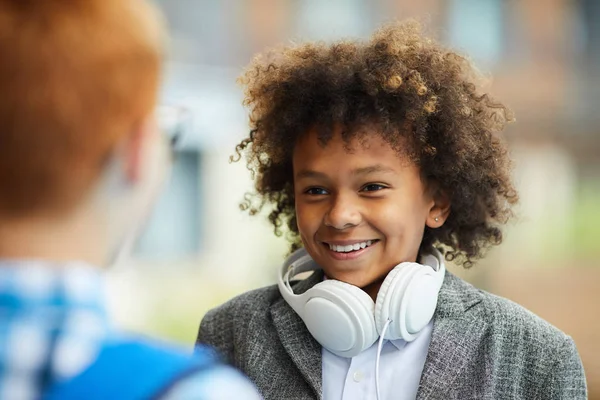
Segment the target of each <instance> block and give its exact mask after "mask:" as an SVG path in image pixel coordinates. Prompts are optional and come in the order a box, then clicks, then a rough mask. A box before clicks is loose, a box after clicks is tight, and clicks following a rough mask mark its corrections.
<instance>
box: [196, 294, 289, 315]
mask: <svg viewBox="0 0 600 400" xmlns="http://www.w3.org/2000/svg"><path fill="white" fill-rule="evenodd" d="M279 299H281V295H280V294H279V289H278V288H277V285H271V286H267V287H263V288H260V289H255V290H251V291H248V292H245V293H243V294H241V295H239V296H236V297H234V298H233V299H231V300H229V301H227V302H225V303H223V304H222V305H220V306H218V307H215V308H213V309H212V310H210V311H208V312H207V313H206V315H205V316H204V318H203V321H217V320H221V319H223V318H226V319H235V318H239V317H243V318H247V317H248V316H251V315H256V314H264V313H265V312H267V311H268V309H269V308H270V306H271V305H272V304H273V303H274V302H276V301H277V300H279Z"/></svg>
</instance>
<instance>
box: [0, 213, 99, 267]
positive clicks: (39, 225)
mask: <svg viewBox="0 0 600 400" xmlns="http://www.w3.org/2000/svg"><path fill="white" fill-rule="evenodd" d="M104 231H105V222H104V221H103V219H102V218H100V215H99V213H97V212H93V210H90V208H89V207H83V208H80V209H78V210H76V211H74V212H72V213H71V214H69V215H64V214H61V215H35V216H28V217H23V218H18V219H17V218H13V219H8V220H7V219H2V221H1V222H0V258H4V259H39V260H49V261H56V262H57V263H61V262H66V261H73V260H77V261H82V262H86V263H88V264H90V265H94V266H102V265H103V264H105V263H106V258H107V255H106V250H105V249H106V235H103V234H102V233H103V232H104Z"/></svg>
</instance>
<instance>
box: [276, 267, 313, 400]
mask: <svg viewBox="0 0 600 400" xmlns="http://www.w3.org/2000/svg"><path fill="white" fill-rule="evenodd" d="M322 280H323V271H315V272H314V273H313V274H312V275H311V276H309V277H308V278H306V279H304V280H302V281H298V282H296V283H295V284H294V286H293V289H294V293H296V294H301V293H304V292H306V291H307V290H308V289H310V288H311V287H313V286H314V285H316V284H317V283H319V282H321V281H322ZM271 316H272V318H273V324H274V325H275V329H276V330H277V334H278V335H279V339H280V341H281V343H282V344H283V347H284V348H285V350H286V352H287V353H288V354H289V356H290V357H291V359H292V361H293V362H294V364H295V365H296V367H297V368H298V370H300V373H301V374H302V376H303V377H304V379H305V380H306V381H307V382H308V383H309V385H310V386H311V387H312V389H313V390H314V391H315V397H316V398H321V396H322V392H323V378H322V372H321V368H322V365H321V362H322V361H321V358H322V353H321V345H320V344H319V343H318V342H317V341H316V340H315V339H314V338H313V337H312V335H311V334H310V332H309V331H308V329H307V328H306V325H305V324H304V321H303V320H302V319H301V318H300V316H298V314H296V312H295V311H294V310H293V309H292V308H291V307H290V306H289V305H288V304H287V302H286V301H285V300H284V299H283V298H280V299H278V300H277V301H276V302H275V303H274V304H273V306H272V307H271Z"/></svg>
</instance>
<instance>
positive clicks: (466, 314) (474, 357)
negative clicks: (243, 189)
mask: <svg viewBox="0 0 600 400" xmlns="http://www.w3.org/2000/svg"><path fill="white" fill-rule="evenodd" d="M322 278H323V275H322V272H318V273H314V274H313V275H312V276H310V277H309V278H307V279H305V280H303V281H299V282H297V283H295V284H294V292H295V293H303V292H304V291H306V290H308V289H309V288H310V287H312V286H314V285H315V284H316V283H318V282H320V281H321V280H322ZM197 342H198V343H205V344H209V345H212V346H214V347H216V348H217V349H218V350H220V351H221V353H222V355H223V356H224V357H226V359H227V361H228V362H230V363H231V364H233V365H235V366H236V367H238V368H240V369H241V370H242V371H243V372H245V373H246V374H247V375H248V376H249V377H250V379H251V380H252V381H254V383H255V384H256V385H257V386H258V389H259V390H260V392H261V393H262V395H263V396H264V397H265V399H277V400H282V399H320V398H322V373H321V346H320V345H319V344H318V343H317V342H316V341H315V340H314V339H313V337H312V336H311V335H310V333H309V332H308V330H307V329H306V326H305V325H304V322H303V321H302V320H301V319H300V317H299V316H298V315H297V314H296V313H295V312H294V311H293V310H292V309H291V307H290V306H289V305H288V304H287V303H286V302H285V300H283V298H282V297H281V295H280V294H279V290H278V289H277V286H270V287H266V288H262V289H258V290H254V291H251V292H248V293H245V294H243V295H241V296H239V297H237V298H235V299H233V300H230V301H229V302H227V303H225V304H223V305H222V306H220V307H218V308H216V309H214V310H211V311H210V312H208V313H207V314H206V316H205V317H204V319H203V320H202V323H201V324H200V330H199V333H198V339H197ZM586 398H587V389H586V382H585V375H584V372H583V367H582V364H581V360H580V358H579V355H578V353H577V349H576V348H575V344H574V343H573V340H572V339H571V338H570V337H569V336H567V335H565V334H564V333H562V332H561V331H559V330H558V329H556V328H555V327H553V326H552V325H550V324H548V323H547V322H545V321H543V320H542V319H540V318H539V317H537V316H535V315H534V314H532V313H531V312H529V311H527V310H525V309H524V308H522V307H520V306H519V305H517V304H515V303H513V302H511V301H509V300H506V299H502V298H500V297H497V296H494V295H492V294H489V293H486V292H484V291H481V290H478V289H476V288H474V287H473V286H471V285H470V284H468V283H466V282H464V281H463V280H461V279H459V278H457V277H456V276H454V275H452V274H450V273H446V277H445V279H444V284H443V286H442V290H441V292H440V296H439V301H438V307H437V310H436V312H435V316H434V323H433V333H432V338H431V344H430V346H429V352H428V354H427V360H426V362H425V367H424V370H423V374H422V376H421V382H420V385H419V391H418V394H417V399H461V400H465V399H527V400H532V399H544V400H545V399H569V400H571V399H586Z"/></svg>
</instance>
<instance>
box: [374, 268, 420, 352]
mask: <svg viewBox="0 0 600 400" xmlns="http://www.w3.org/2000/svg"><path fill="white" fill-rule="evenodd" d="M420 268H423V266H422V265H419V264H417V263H411V262H404V263H401V264H399V265H397V266H396V267H395V268H394V269H393V270H391V271H390V272H389V273H388V275H387V276H386V278H385V280H384V281H383V283H382V284H381V288H380V289H379V293H378V294H377V301H376V304H375V324H376V326H377V331H378V332H379V333H381V332H382V331H383V327H384V326H385V324H386V322H387V320H388V319H389V320H391V321H392V322H391V323H390V326H389V327H388V330H387V332H386V334H385V339H388V340H395V339H404V340H406V341H411V340H413V339H414V337H412V335H408V334H403V332H402V331H403V330H402V329H401V327H402V326H403V325H404V321H402V319H403V316H402V315H401V313H400V310H401V306H402V303H403V302H404V301H405V293H406V288H407V286H408V285H409V284H410V282H411V279H412V277H413V276H414V275H415V274H417V273H418V272H419V270H420Z"/></svg>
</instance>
